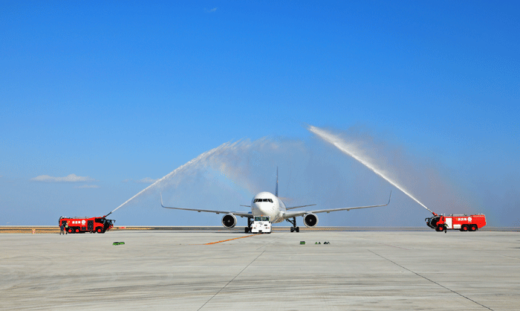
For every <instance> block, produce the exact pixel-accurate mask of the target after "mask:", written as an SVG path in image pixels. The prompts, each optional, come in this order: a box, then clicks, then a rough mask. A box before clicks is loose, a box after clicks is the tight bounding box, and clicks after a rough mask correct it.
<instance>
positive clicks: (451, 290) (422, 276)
mask: <svg viewBox="0 0 520 311" xmlns="http://www.w3.org/2000/svg"><path fill="white" fill-rule="evenodd" d="M368 251H369V252H371V253H372V254H374V255H377V256H379V257H381V258H383V259H385V260H387V261H389V262H391V263H393V264H394V265H396V266H399V267H401V268H403V269H405V270H407V271H409V272H411V273H413V274H415V275H417V276H419V277H421V278H423V279H425V280H427V281H430V282H432V283H433V284H436V285H438V286H440V287H442V288H444V289H447V290H449V291H450V292H452V293H454V294H457V295H459V296H461V297H463V298H465V299H467V300H469V301H471V302H473V303H476V304H477V305H479V306H481V307H483V308H486V309H488V310H491V311H494V310H493V309H491V308H490V307H488V306H485V305H483V304H481V303H479V302H477V301H475V300H473V299H471V298H469V297H466V296H464V295H462V294H461V293H459V292H456V291H454V290H453V289H451V288H448V287H446V286H444V285H442V284H439V283H437V282H435V281H433V280H431V279H429V278H427V277H425V276H424V275H421V274H419V273H417V272H415V271H412V270H410V269H408V268H406V267H404V266H401V265H400V264H398V263H396V262H395V261H392V260H390V259H388V258H386V257H384V256H382V255H379V254H378V253H376V252H374V251H372V250H370V249H369V250H368Z"/></svg>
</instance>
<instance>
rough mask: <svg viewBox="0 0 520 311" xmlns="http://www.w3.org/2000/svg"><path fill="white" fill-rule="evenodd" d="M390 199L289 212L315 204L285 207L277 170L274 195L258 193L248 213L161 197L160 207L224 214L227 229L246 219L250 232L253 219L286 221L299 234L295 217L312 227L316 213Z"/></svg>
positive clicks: (315, 223) (357, 207) (347, 208)
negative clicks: (177, 202) (169, 202)
mask: <svg viewBox="0 0 520 311" xmlns="http://www.w3.org/2000/svg"><path fill="white" fill-rule="evenodd" d="M391 197H392V192H390V197H389V198H388V202H387V203H386V204H381V205H369V206H355V207H340V208H332V209H322V210H311V211H289V210H292V209H296V208H301V207H307V206H314V205H316V204H309V205H300V206H291V207H286V206H285V204H284V203H283V202H282V200H281V199H280V198H279V197H278V170H276V189H275V194H272V193H270V192H260V193H258V194H257V195H255V196H254V198H253V199H252V200H251V205H241V206H245V207H250V208H251V211H250V212H233V211H216V210H207V209H197V208H182V207H171V206H164V204H163V201H162V195H161V206H162V207H163V208H169V209H177V210H184V211H194V212H199V213H200V212H207V213H215V214H226V215H225V216H224V217H222V225H223V226H224V227H227V228H234V227H235V226H236V224H237V218H236V216H239V217H242V218H244V217H246V218H247V227H245V229H244V231H245V232H246V233H247V232H251V224H252V222H253V221H252V220H253V219H254V218H255V217H262V219H265V218H263V217H269V218H268V220H269V221H270V222H271V223H280V222H282V221H284V220H285V221H287V222H289V223H291V224H292V227H291V232H295V231H296V232H300V227H298V226H297V225H296V217H299V216H302V217H303V223H304V224H305V226H306V227H308V228H310V227H314V226H316V225H317V224H318V216H316V214H318V213H330V212H339V211H350V210H352V209H361V208H372V207H380V206H387V205H388V204H390V199H391Z"/></svg>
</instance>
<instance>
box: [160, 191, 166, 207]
mask: <svg viewBox="0 0 520 311" xmlns="http://www.w3.org/2000/svg"><path fill="white" fill-rule="evenodd" d="M161 206H162V207H165V206H164V204H163V201H162V192H161Z"/></svg>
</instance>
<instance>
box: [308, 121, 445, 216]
mask: <svg viewBox="0 0 520 311" xmlns="http://www.w3.org/2000/svg"><path fill="white" fill-rule="evenodd" d="M307 129H308V130H309V131H310V132H312V133H314V134H315V135H316V136H318V137H319V138H320V139H322V140H324V141H326V142H328V143H330V144H332V145H334V146H335V147H336V148H338V149H339V150H340V151H341V152H343V153H344V154H346V155H348V156H350V157H352V158H354V159H355V160H356V161H358V162H359V163H361V164H363V165H364V166H366V167H367V168H368V169H370V170H371V171H372V172H374V173H375V174H376V175H378V176H380V177H381V178H383V179H384V180H386V181H387V182H388V183H390V184H391V185H392V186H394V187H396V188H397V189H399V190H401V192H403V193H404V194H406V195H407V196H408V197H409V198H411V199H412V200H414V201H415V202H417V203H418V204H419V205H421V206H422V207H424V208H425V209H427V210H428V211H430V212H431V213H432V214H433V215H435V216H437V214H436V213H435V212H433V211H432V210H431V209H429V208H428V207H427V206H426V205H424V204H423V203H422V202H421V201H419V200H418V199H417V198H416V197H414V196H413V195H412V194H411V193H410V192H409V191H408V190H406V189H405V188H404V187H403V186H402V185H400V184H399V183H397V182H396V181H395V180H392V179H391V178H390V177H388V175H387V174H386V172H385V171H384V170H383V169H381V168H378V167H377V165H375V164H374V163H372V161H371V159H370V158H369V157H367V156H365V155H364V154H363V151H362V150H360V149H359V148H358V147H357V146H356V145H354V144H352V143H348V142H346V141H344V140H342V139H341V138H340V137H338V136H337V135H334V134H332V133H330V132H328V131H326V130H323V129H320V128H318V127H315V126H312V125H309V126H308V127H307Z"/></svg>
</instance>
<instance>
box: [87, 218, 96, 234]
mask: <svg viewBox="0 0 520 311" xmlns="http://www.w3.org/2000/svg"><path fill="white" fill-rule="evenodd" d="M87 230H88V231H92V230H94V221H92V220H89V221H88V222H87Z"/></svg>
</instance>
